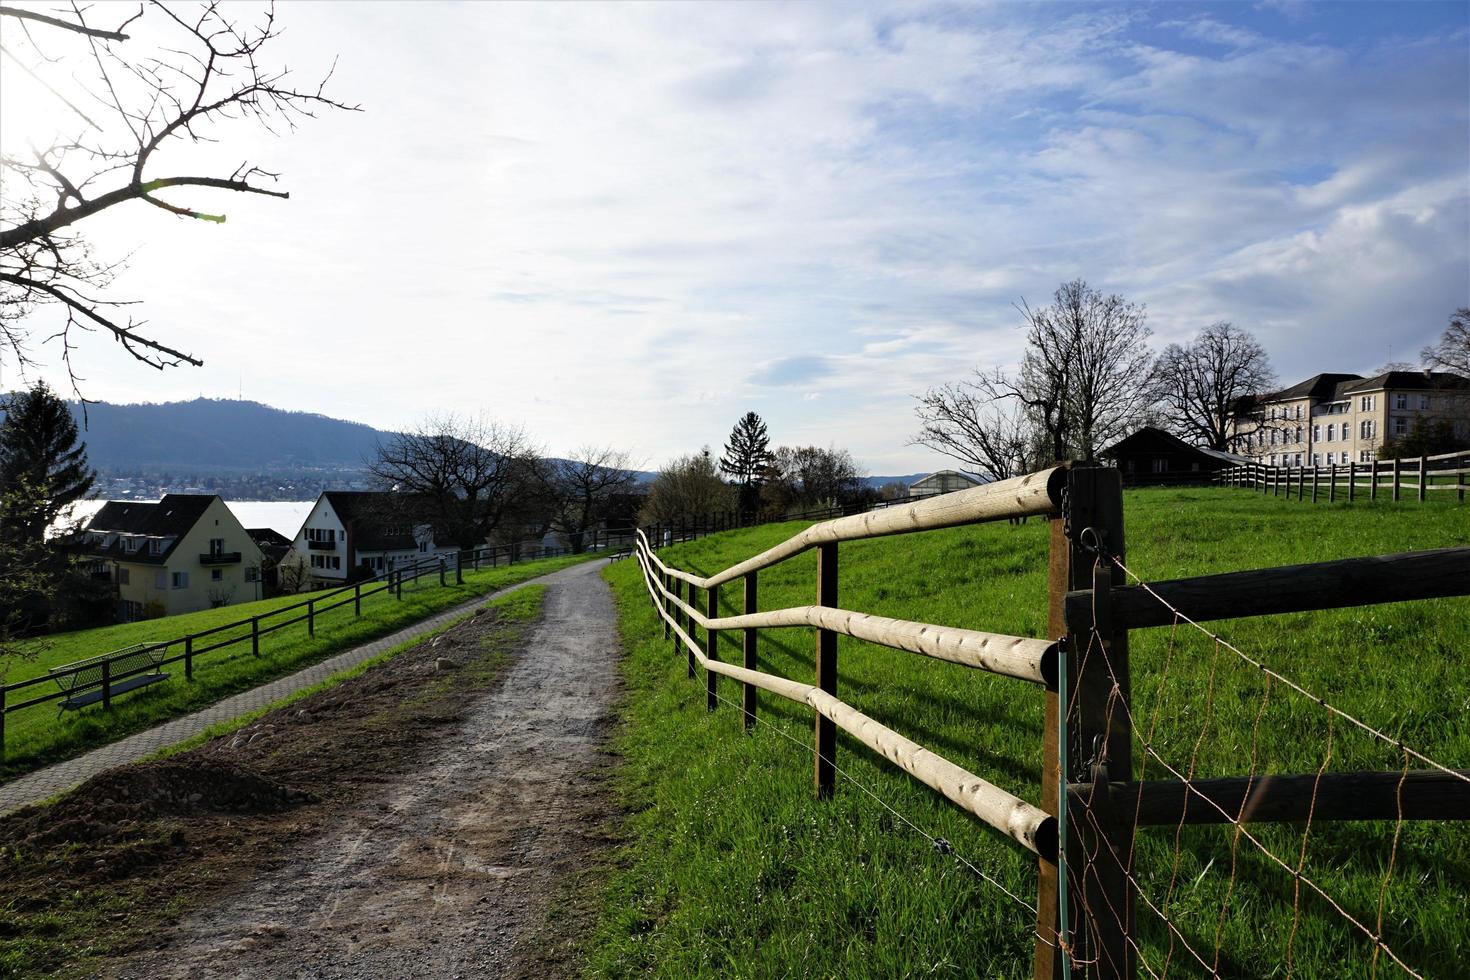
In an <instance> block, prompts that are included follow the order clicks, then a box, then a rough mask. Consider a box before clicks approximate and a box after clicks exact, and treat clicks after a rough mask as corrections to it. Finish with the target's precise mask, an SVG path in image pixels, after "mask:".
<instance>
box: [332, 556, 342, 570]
mask: <svg viewBox="0 0 1470 980" xmlns="http://www.w3.org/2000/svg"><path fill="white" fill-rule="evenodd" d="M332 567H333V568H341V567H342V558H341V556H340V555H333V556H332Z"/></svg>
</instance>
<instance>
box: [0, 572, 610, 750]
mask: <svg viewBox="0 0 1470 980" xmlns="http://www.w3.org/2000/svg"><path fill="white" fill-rule="evenodd" d="M586 557H588V556H582V557H568V558H548V559H543V560H541V561H533V562H524V563H521V564H517V565H510V566H505V567H501V568H491V569H482V570H481V571H478V572H474V571H470V572H466V573H465V577H464V584H462V585H456V584H454V580H453V578H452V576H451V577H450V579H449V581H448V584H447V585H445V586H443V587H440V585H439V582H438V576H437V575H436V576H433V577H425V578H423V579H421V580H420V582H419V583H418V584H417V586H416V587H415V586H414V585H411V584H406V585H405V586H404V588H403V598H402V599H401V600H399V599H395V598H393V597H392V596H391V595H390V594H388V593H386V592H384V593H378V594H376V595H373V596H371V597H369V598H366V599H364V600H363V603H362V616H361V618H355V617H354V616H353V611H352V606H351V604H350V603H349V604H348V605H346V606H343V607H340V608H338V609H334V610H331V611H329V612H325V613H322V614H320V615H318V616H317V617H316V636H315V637H312V636H309V635H308V634H307V629H306V624H305V623H304V622H303V623H297V624H295V625H293V626H288V627H285V628H284V629H281V630H278V631H276V632H273V633H270V634H267V635H265V636H263V637H261V641H260V656H259V657H255V656H252V655H251V652H250V644H249V642H248V641H247V642H244V643H237V644H235V645H233V646H228V647H225V648H223V649H221V650H218V651H215V652H212V653H205V654H202V655H200V656H198V657H196V658H195V660H194V678H193V680H192V681H188V680H185V678H184V669H183V664H182V663H176V664H172V665H170V666H169V667H168V668H167V670H168V671H169V672H170V673H171V674H172V675H173V676H172V677H171V679H170V680H169V681H167V682H165V683H161V684H154V685H151V686H149V687H146V688H142V689H140V690H137V691H133V692H129V693H127V694H124V695H122V696H120V697H118V698H117V699H115V700H114V701H113V703H112V710H111V711H104V710H102V707H101V706H100V705H94V706H90V707H87V708H83V709H81V710H79V711H69V712H66V713H65V714H63V715H62V717H60V718H57V716H56V705H55V703H54V702H48V703H45V704H40V705H36V706H34V707H31V708H25V709H22V710H20V711H16V712H13V713H11V714H9V715H7V716H6V718H5V729H6V731H5V745H4V757H3V760H0V778H10V777H13V776H17V775H20V774H22V773H25V772H28V771H30V770H32V769H36V768H38V767H40V766H42V765H46V764H49V763H52V762H55V761H57V760H60V759H65V758H70V757H71V756H74V755H77V754H79V753H81V752H83V751H85V750H87V749H90V748H93V747H95V746H97V745H101V744H104V743H106V742H110V741H113V740H115V739H118V738H121V737H123V736H125V735H128V734H131V733H132V732H136V731H141V730H143V729H145V728H148V727H150V726H152V725H155V724H158V723H159V722H162V721H166V720H168V719H169V718H174V717H177V716H178V715H181V714H186V713H188V712H190V711H193V710H196V709H198V708H201V707H203V706H205V705H209V704H213V703H214V702H216V701H218V700H220V699H221V698H224V697H227V696H228V695H230V694H234V693H236V692H238V691H243V690H247V689H249V688H252V687H255V686H257V685H259V684H263V683H265V682H266V681H269V680H272V679H274V678H276V677H280V676H282V675H284V674H288V673H290V672H292V671H293V670H297V669H299V668H301V667H304V666H306V665H308V664H312V663H316V662H317V661H320V660H324V659H326V658H327V657H329V656H331V655H332V654H334V653H338V652H340V651H342V650H345V649H348V648H350V647H353V646H356V645H358V644H360V643H365V642H368V641H370V640H373V639H376V638H378V637H380V636H385V635H387V634H389V633H392V632H394V631H395V630H398V629H401V628H403V627H405V626H408V625H410V624H412V623H416V622H418V621H419V620H422V619H424V618H426V617H428V616H431V615H433V614H434V613H437V612H439V611H440V610H443V609H446V608H449V607H450V606H454V605H457V604H459V603H462V602H465V601H467V600H469V599H473V598H474V597H475V596H479V595H484V594H486V593H488V592H493V591H495V590H496V589H501V588H504V587H506V586H508V585H514V584H515V583H517V582H523V581H525V580H526V579H529V578H534V577H536V576H538V575H544V574H546V573H547V572H552V571H556V570H557V569H559V568H565V567H567V566H568V565H571V564H575V563H577V562H580V561H583V560H585V558H586ZM301 598H302V597H300V596H291V597H282V598H279V599H270V600H265V601H263V602H260V603H248V604H242V605H238V606H227V607H224V608H221V609H211V610H207V611H204V612H198V613H189V614H186V615H183V616H172V617H169V618H167V619H162V620H151V621H147V622H141V623H125V624H121V625H118V626H108V627H103V628H101V629H95V630H82V631H78V632H75V633H66V634H61V635H59V636H55V637H46V638H43V639H41V640H40V641H37V642H36V643H35V644H34V646H33V647H32V648H31V649H30V650H29V651H28V652H27V653H25V654H23V655H22V657H21V658H20V659H19V660H18V661H13V662H12V663H11V664H10V665H9V677H8V680H9V681H10V682H11V683H14V682H15V681H17V680H20V679H22V678H24V677H27V676H36V675H39V674H44V673H45V668H47V667H49V666H54V665H57V664H64V663H70V662H72V661H75V660H80V659H83V658H85V657H90V656H95V655H97V654H101V653H107V652H108V651H111V650H116V649H118V648H120V647H123V646H126V645H128V644H130V643H139V642H144V641H148V640H157V639H167V638H169V637H173V636H181V635H183V634H185V633H194V632H199V631H200V630H204V629H209V628H211V627H213V626H218V625H222V624H224V623H230V622H234V621H236V620H239V619H241V618H246V617H249V616H252V615H258V614H259V613H260V612H262V611H269V610H270V609H274V608H279V607H280V606H282V605H289V604H290V603H292V602H297V601H300V599H301ZM291 615H294V614H291ZM287 618H289V615H288V616H287ZM263 625H264V624H263ZM249 633H250V630H249V627H248V626H246V627H243V628H240V629H237V630H232V631H228V632H225V633H220V634H216V635H215V636H211V637H208V638H207V639H206V640H201V641H200V645H201V646H202V645H203V644H204V643H206V642H208V643H214V642H218V641H219V640H222V639H225V638H228V637H230V636H247V637H248V636H249ZM180 652H182V647H180V648H179V649H172V648H171V649H170V651H169V653H170V655H173V654H176V653H180ZM45 690H46V686H44V685H38V686H36V687H35V688H33V689H28V690H25V691H21V692H18V693H17V694H15V695H12V696H11V697H12V699H13V700H19V699H20V698H21V697H23V696H24V697H28V696H30V695H31V694H32V693H34V694H40V693H42V692H44V691H45Z"/></svg>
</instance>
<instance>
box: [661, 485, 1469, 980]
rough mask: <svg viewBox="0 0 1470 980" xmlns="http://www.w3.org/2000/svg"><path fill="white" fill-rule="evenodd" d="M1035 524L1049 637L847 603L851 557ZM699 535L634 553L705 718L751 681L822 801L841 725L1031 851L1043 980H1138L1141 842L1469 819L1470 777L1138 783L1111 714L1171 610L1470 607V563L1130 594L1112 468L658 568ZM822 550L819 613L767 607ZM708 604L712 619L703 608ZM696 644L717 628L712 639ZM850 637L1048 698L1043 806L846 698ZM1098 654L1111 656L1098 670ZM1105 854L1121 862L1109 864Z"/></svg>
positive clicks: (1429, 560)
mask: <svg viewBox="0 0 1470 980" xmlns="http://www.w3.org/2000/svg"><path fill="white" fill-rule="evenodd" d="M1034 515H1046V516H1047V517H1048V518H1049V520H1050V554H1049V558H1048V563H1049V581H1050V594H1049V614H1048V637H1045V638H1026V637H1014V636H1003V635H998V634H992V633H984V632H980V631H977V630H967V629H958V628H954V627H947V626H939V625H935V624H931V623H919V622H909V621H905V620H895V619H888V618H886V617H880V616H870V615H866V614H864V613H860V612H854V611H851V610H847V609H842V608H840V607H839V606H838V604H837V603H838V595H839V592H840V581H839V573H838V560H837V555H838V546H839V544H840V543H842V542H847V541H857V540H865V539H868V538H875V537H881V536H886V535H892V534H905V533H911V532H922V531H928V530H936V529H939V528H948V527H957V526H961V525H967V524H976V523H981V522H985V521H995V520H1000V519H1002V518H1015V517H1023V516H1034ZM701 533H702V532H701V529H697V528H696V529H690V528H680V529H670V528H663V529H660V528H646V529H640V530H639V532H638V535H637V546H636V550H635V554H636V556H637V559H638V563H639V566H640V569H641V571H642V575H643V582H644V586H645V588H646V589H647V591H648V594H649V597H650V599H651V601H652V603H653V606H654V609H655V611H656V612H657V613H658V616H659V618H660V620H661V621H662V624H663V635H664V637H665V638H668V639H671V640H672V642H673V645H674V652H675V653H676V654H677V653H679V652H680V651H681V649H682V651H683V652H684V653H685V654H687V662H688V673H689V676H690V677H691V678H693V677H696V676H697V672H698V669H699V668H703V670H704V671H705V683H706V691H707V697H706V704H707V706H708V708H709V710H715V708H716V706H717V704H718V702H719V700H722V699H720V698H718V697H717V696H716V692H717V688H716V683H717V679H718V678H719V677H727V678H729V679H731V680H733V681H735V682H737V683H739V684H741V685H742V688H743V698H742V699H741V702H740V710H741V713H742V715H743V720H744V724H745V726H746V727H747V728H749V727H751V726H753V725H755V724H756V717H757V707H758V706H757V697H756V692H757V691H765V692H767V693H769V694H775V695H777V696H779V697H783V698H787V699H789V700H792V701H796V702H799V703H803V704H805V705H807V706H808V707H810V708H811V709H812V711H813V719H814V732H813V755H814V760H815V773H814V784H815V791H816V794H817V795H818V797H826V796H829V795H830V794H831V793H832V792H833V790H834V779H833V770H834V763H835V751H836V746H835V739H834V735H835V731H836V730H837V729H841V730H843V731H846V732H847V733H849V734H850V735H852V736H853V737H855V738H856V739H857V740H858V741H860V742H861V743H863V744H864V745H865V746H867V747H868V748H869V749H872V750H873V751H874V752H876V753H877V754H879V755H881V756H882V757H884V758H885V759H887V760H888V761H890V762H892V763H893V764H895V765H897V766H898V767H899V768H901V769H903V770H904V771H905V772H908V773H909V774H910V775H912V776H914V777H915V778H917V779H919V780H920V781H921V782H923V783H924V784H925V785H928V786H929V787H931V788H932V789H934V790H936V791H937V792H939V793H940V794H942V795H943V796H945V797H946V798H947V799H949V800H950V801H951V802H953V803H955V804H957V805H958V806H960V807H961V808H963V809H965V810H967V811H969V812H970V813H972V814H973V815H974V816H976V817H978V818H979V819H980V820H982V821H984V822H985V823H986V824H988V825H989V826H991V827H993V828H994V829H996V830H997V831H999V832H1001V833H1004V834H1006V835H1007V836H1009V837H1011V838H1012V839H1013V840H1015V841H1016V842H1018V843H1019V844H1021V845H1022V846H1024V847H1026V848H1027V849H1029V850H1031V851H1032V852H1034V853H1035V854H1036V855H1037V857H1038V869H1039V876H1038V883H1037V890H1038V903H1037V916H1038V918H1037V928H1036V945H1035V962H1034V970H1035V975H1036V976H1037V977H1039V978H1056V977H1062V976H1064V975H1075V976H1078V977H1083V976H1086V977H1129V978H1131V977H1133V976H1134V975H1135V972H1136V967H1137V959H1136V957H1137V946H1136V944H1137V942H1138V934H1137V929H1136V924H1135V922H1134V917H1133V903H1134V895H1133V888H1134V887H1135V885H1134V882H1135V881H1136V880H1137V876H1135V875H1134V873H1133V868H1132V866H1131V861H1132V857H1133V854H1134V848H1133V846H1132V845H1133V836H1134V833H1135V830H1136V829H1137V828H1147V827H1152V826H1167V827H1173V828H1177V827H1178V826H1179V825H1180V824H1181V823H1190V824H1209V823H1234V822H1237V821H1239V822H1248V821H1254V822H1261V821H1298V820H1302V819H1306V818H1307V817H1308V815H1310V816H1311V817H1312V818H1313V819H1322V820H1349V819H1351V820H1380V819H1409V820H1417V819H1467V818H1470V771H1464V772H1462V771H1433V770H1424V771H1413V772H1407V773H1406V772H1402V771H1393V772H1386V773H1384V772H1367V773H1362V772H1359V773H1310V774H1304V775H1298V774H1287V775H1279V776H1276V775H1267V776H1256V777H1253V778H1251V779H1243V778H1234V777H1230V778H1223V779H1222V778H1215V779H1210V778H1200V779H1189V780H1187V781H1183V780H1175V781H1168V780H1150V781H1147V782H1141V783H1140V782H1135V781H1134V778H1133V774H1134V765H1133V755H1134V751H1135V745H1134V736H1133V733H1132V732H1131V730H1130V729H1129V726H1128V724H1127V718H1128V717H1129V712H1128V711H1126V710H1121V711H1120V710H1115V709H1116V708H1117V707H1118V705H1117V703H1116V699H1119V698H1121V699H1123V703H1124V706H1125V707H1126V706H1127V703H1128V698H1129V691H1130V676H1129V671H1130V665H1129V661H1128V633H1129V631H1130V630H1134V629H1143V628H1150V627H1163V626H1172V625H1174V624H1175V623H1176V617H1177V616H1178V613H1176V612H1175V610H1176V609H1177V610H1179V611H1180V612H1182V613H1183V614H1185V615H1187V616H1189V617H1190V618H1191V619H1197V620H1210V619H1218V618H1225V617H1238V616H1253V615H1271V614H1276V613H1284V612H1295V611H1303V610H1317V609H1330V608H1338V607H1342V606H1350V605H1351V606H1357V605H1368V604H1371V603H1375V602H1398V601H1404V600H1413V599H1428V598H1437V597H1444V596H1463V595H1470V548H1448V549H1441V550H1437V551H1428V552H1416V553H1409V554H1401V555H1385V556H1380V557H1370V558H1354V559H1346V560H1342V561H1333V562H1322V563H1317V564H1312V565H1295V566H1289V567H1284V568H1271V569H1262V570H1259V571H1250V572H1236V573H1230V574H1226V575H1211V576H1200V577H1196V578H1190V579H1179V580H1175V581H1170V582H1159V583H1154V584H1152V585H1151V586H1150V587H1149V588H1150V589H1151V590H1152V591H1149V590H1146V589H1144V588H1143V587H1142V586H1123V587H1116V588H1115V587H1114V586H1113V584H1112V568H1111V567H1110V564H1109V563H1108V562H1107V561H1099V560H1098V559H1099V558H1115V559H1117V562H1119V563H1121V562H1123V561H1124V560H1125V552H1124V534H1123V496H1122V486H1121V477H1120V474H1119V473H1118V472H1117V470H1115V469H1111V468H1106V467H1095V466H1084V465H1063V466H1058V467H1056V468H1055V469H1051V470H1047V471H1044V472H1041V473H1037V474H1032V475H1031V476H1028V477H1022V478H1019V479H1016V480H1007V481H1004V482H1001V483H994V484H989V485H986V486H983V487H979V488H975V489H972V490H965V491H960V492H958V493H952V494H946V495H944V496H942V497H936V498H932V499H930V500H927V501H923V502H921V503H910V504H905V505H902V506H897V507H889V508H886V509H883V510H874V511H870V512H867V513H863V514H858V515H851V516H846V517H839V518H835V519H829V520H825V521H822V522H821V523H818V524H814V525H812V526H811V527H809V528H807V529H805V530H804V531H801V532H800V533H798V534H796V535H793V536H792V537H790V538H788V539H787V540H785V541H783V542H781V543H780V544H778V545H776V546H774V547H772V548H769V549H767V550H766V551H764V552H762V553H761V554H758V555H755V556H754V557H752V558H749V559H747V560H746V561H743V562H740V563H738V564H736V565H732V566H730V567H728V568H725V569H723V570H722V571H719V572H716V573H714V574H712V575H708V576H700V575H695V574H693V573H690V572H687V571H683V570H680V569H678V568H675V567H673V566H671V565H669V564H668V563H666V562H665V561H663V560H662V559H661V558H660V557H659V555H658V554H657V553H656V550H657V549H658V548H659V547H662V546H666V545H669V544H672V543H675V542H678V541H684V540H690V539H692V538H694V537H698V536H700V534H701ZM813 548H815V549H817V550H818V562H817V581H816V582H815V583H814V589H813V591H814V595H815V598H816V602H815V604H814V605H810V606H797V607H793V608H787V609H775V610H768V611H764V612H761V611H757V608H756V602H757V597H758V594H759V592H758V575H759V573H760V572H761V571H763V570H764V569H766V568H769V567H771V566H772V565H775V564H778V563H779V562H782V561H785V560H786V559H788V558H791V557H793V556H795V555H797V554H800V553H802V552H804V551H807V550H810V549H813ZM1120 567H1121V565H1120ZM735 581H740V582H741V583H742V585H743V603H742V605H741V608H742V613H741V614H740V615H734V616H723V617H722V616H719V615H718V613H717V602H718V590H719V588H720V587H721V586H722V585H724V584H726V583H732V582H735ZM701 589H702V590H704V591H705V602H704V603H703V604H702V605H703V606H704V610H705V611H703V612H701V610H700V608H699V607H700V605H701V603H699V602H698V601H697V595H696V593H697V591H698V590H701ZM1165 603H1167V604H1168V605H1165ZM801 627H805V628H810V629H813V630H814V632H815V649H814V651H813V659H814V662H815V667H816V670H815V674H816V683H815V684H803V683H799V682H796V681H792V680H789V679H786V678H783V677H778V676H776V675H773V674H768V673H764V672H762V671H761V670H759V667H758V664H757V656H756V644H755V640H756V635H757V633H758V631H759V630H761V629H781V628H801ZM696 628H697V629H703V630H704V631H705V635H704V642H703V643H700V642H698V641H697V629H696ZM722 630H738V631H741V632H742V634H743V641H744V642H743V644H742V654H743V658H742V663H741V664H739V665H736V664H733V663H725V662H722V661H720V660H718V659H716V657H715V650H716V645H715V638H716V636H717V635H718V633H719V632H720V631H722ZM838 634H841V635H846V636H850V637H854V638H856V639H859V640H864V641H867V642H872V643H877V644H881V645H883V646H887V647H890V648H893V649H897V650H905V651H908V652H910V653H915V654H919V655H922V656H928V657H933V658H937V659H941V660H947V661H950V662H953V663H960V664H965V665H967V666H970V667H974V668H977V669H981V670H985V671H988V672H991V673H995V674H1000V675H1003V676H1008V677H1012V678H1017V679H1021V680H1025V681H1029V682H1031V683H1035V684H1039V685H1041V686H1042V687H1043V688H1044V690H1045V692H1046V695H1045V714H1046V723H1045V726H1044V728H1043V759H1044V766H1043V771H1042V799H1041V801H1040V805H1039V806H1037V805H1033V804H1031V803H1028V802H1026V801H1024V800H1021V799H1019V798H1017V797H1015V796H1013V795H1012V794H1010V793H1008V792H1006V791H1005V790H1003V789H1001V788H999V787H997V786H995V785H993V784H991V783H989V782H987V781H986V780H984V779H982V778H980V777H979V776H976V775H974V774H973V773H969V772H966V771H965V770H964V769H962V768H960V767H959V766H957V765H955V764H953V763H951V762H949V761H948V760H946V759H944V758H942V757H940V756H938V755H935V754H934V753H932V752H930V751H928V750H926V749H924V748H923V747H922V746H919V745H917V744H916V743H914V742H912V741H910V740H908V739H907V738H905V737H903V736H902V735H900V734H898V733H897V732H895V731H893V730H892V729H890V728H888V727H887V726H885V725H883V724H882V723H880V722H879V721H877V720H875V719H873V718H870V717H868V716H866V715H864V714H862V713H861V712H859V711H857V710H856V709H854V708H852V707H851V706H849V705H847V704H845V703H844V702H842V701H840V700H839V699H838V697H837V694H838V691H837V671H836V666H837V664H836V647H835V639H836V636H837V635H838ZM1099 645H1100V646H1099ZM1092 650H1100V652H1101V655H1099V656H1088V655H1085V652H1087V651H1092ZM681 659H683V658H681ZM1313 794H1315V800H1316V804H1315V809H1313V808H1312V807H1311V802H1312V800H1313V799H1314V795H1313ZM1064 799H1065V806H1064V805H1063V800H1064ZM1226 846H1228V845H1226ZM1107 855H1126V858H1124V859H1120V860H1116V861H1110V860H1108V858H1107Z"/></svg>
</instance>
